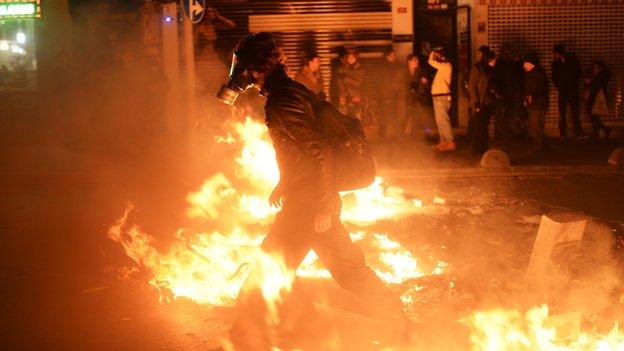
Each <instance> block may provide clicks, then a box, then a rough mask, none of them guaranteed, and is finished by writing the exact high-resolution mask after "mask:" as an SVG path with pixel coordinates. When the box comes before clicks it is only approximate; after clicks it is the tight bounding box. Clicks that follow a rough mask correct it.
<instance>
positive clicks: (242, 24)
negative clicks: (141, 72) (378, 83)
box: [196, 0, 392, 96]
mask: <svg viewBox="0 0 624 351" xmlns="http://www.w3.org/2000/svg"><path fill="white" fill-rule="evenodd" d="M211 4H212V6H214V7H215V8H217V10H218V11H219V13H220V14H221V15H222V16H224V17H226V18H228V19H230V20H232V21H234V22H235V23H236V27H235V28H233V29H219V28H217V30H216V36H215V37H214V38H212V39H203V41H202V40H200V38H198V40H197V41H196V50H197V47H198V46H199V47H201V46H206V45H212V46H213V48H214V51H215V54H216V55H217V56H216V57H218V58H219V59H220V62H219V64H218V65H215V64H214V63H211V62H209V61H211V60H212V59H213V58H214V57H206V56H202V55H201V54H198V55H196V67H197V80H198V84H201V83H200V81H201V80H202V79H204V80H205V79H206V78H207V77H208V76H213V77H219V79H220V80H221V81H223V80H225V76H226V75H227V73H226V72H227V69H225V68H224V67H226V66H227V65H229V59H230V57H229V54H230V53H231V51H232V49H233V48H234V47H235V45H236V43H237V42H238V41H239V40H240V39H241V38H242V37H244V36H245V35H246V34H247V33H248V32H258V31H269V32H272V33H276V34H277V35H278V36H279V37H280V40H281V42H282V44H283V45H284V51H285V53H286V55H287V57H288V62H287V64H288V68H289V74H291V75H293V76H294V74H295V73H296V72H297V71H298V70H299V69H300V67H301V57H302V56H303V52H304V51H309V50H315V51H316V52H318V53H319V54H320V56H321V58H322V60H321V63H322V73H323V76H324V78H325V84H326V85H328V84H329V81H330V80H331V73H332V72H331V68H330V61H331V59H332V58H334V57H336V55H337V48H338V47H340V46H345V45H347V46H353V47H355V48H357V49H358V51H360V61H361V64H362V66H363V68H364V70H365V72H367V74H366V78H367V80H368V81H366V82H365V86H366V87H367V89H366V90H365V94H366V95H368V96H373V95H374V93H375V92H374V89H375V87H374V84H373V83H374V82H373V81H372V78H373V77H374V76H375V73H376V68H377V66H378V65H377V63H378V62H379V59H380V58H381V56H382V52H383V50H384V48H385V47H387V46H389V45H390V44H391V43H392V13H391V8H390V5H391V1H389V0H388V1H384V0H360V1H358V0H342V1H340V0H333V1H329V0H328V1H324V0H317V1H283V0H276V1H241V2H237V1H215V2H212V3H211ZM211 40H212V42H209V41H211ZM196 53H198V51H196ZM227 68H229V67H227ZM224 69H225V71H224ZM326 90H328V86H326Z"/></svg>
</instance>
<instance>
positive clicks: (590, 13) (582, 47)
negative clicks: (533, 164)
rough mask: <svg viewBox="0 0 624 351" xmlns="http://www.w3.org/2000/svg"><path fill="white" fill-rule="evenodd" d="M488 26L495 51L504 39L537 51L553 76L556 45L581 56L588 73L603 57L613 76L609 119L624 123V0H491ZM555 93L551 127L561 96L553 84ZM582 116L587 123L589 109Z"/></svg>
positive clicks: (522, 47)
mask: <svg viewBox="0 0 624 351" xmlns="http://www.w3.org/2000/svg"><path fill="white" fill-rule="evenodd" d="M488 24H489V30H488V40H489V44H490V45H491V46H492V47H493V48H494V49H495V50H497V51H498V50H500V48H501V45H502V44H503V43H509V44H511V45H512V46H513V47H515V48H517V49H518V50H520V52H522V53H524V52H527V51H529V50H536V51H537V52H538V53H539V55H540V59H541V62H542V64H543V66H544V68H546V70H547V72H548V73H549V74H550V62H551V61H552V52H551V51H552V47H553V45H554V44H557V43H563V44H564V45H565V46H566V48H567V49H568V50H569V51H570V52H573V53H575V54H576V55H577V56H578V58H579V61H580V63H581V65H582V68H583V73H584V74H587V71H588V70H589V67H590V65H591V62H592V61H593V60H603V61H604V62H605V63H606V64H607V66H608V67H609V69H610V70H611V73H612V74H613V76H612V80H611V83H610V84H609V93H608V96H607V99H608V100H609V105H610V110H611V114H610V115H609V116H608V117H606V118H605V121H607V122H608V123H609V124H612V125H624V106H623V99H624V97H623V94H624V1H622V0H599V1H595V0H548V1H544V0H542V1H536V0H530V1H528V0H518V1H515V0H502V1H501V0H498V1H497V0H491V1H490V2H489V4H488ZM549 78H550V77H549ZM579 89H581V87H579ZM579 91H580V90H579ZM550 93H551V99H550V102H551V104H550V109H549V112H548V117H547V122H546V125H547V128H555V129H556V125H557V124H556V123H557V122H556V121H557V106H556V103H557V99H556V91H555V89H554V87H552V84H551V91H550ZM583 109H584V108H583ZM583 119H584V122H585V123H587V122H588V119H587V116H586V114H585V112H583Z"/></svg>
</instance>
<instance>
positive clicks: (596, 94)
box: [583, 61, 611, 139]
mask: <svg viewBox="0 0 624 351" xmlns="http://www.w3.org/2000/svg"><path fill="white" fill-rule="evenodd" d="M609 80H611V72H609V70H608V69H607V66H606V65H605V63H604V62H602V61H594V63H593V64H592V68H591V72H590V74H589V76H588V77H587V78H585V81H584V83H585V91H584V94H583V95H584V96H586V100H587V105H586V106H587V114H589V118H590V119H591V122H592V124H593V126H594V128H593V131H592V139H598V138H599V137H600V131H601V130H602V131H603V132H604V136H605V139H608V138H609V134H610V133H611V128H609V127H607V126H605V125H604V124H603V123H602V121H601V120H600V117H601V116H605V115H607V114H609V108H608V105H607V85H608V84H609Z"/></svg>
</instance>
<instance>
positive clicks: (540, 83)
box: [523, 52, 548, 151]
mask: <svg viewBox="0 0 624 351" xmlns="http://www.w3.org/2000/svg"><path fill="white" fill-rule="evenodd" d="M523 68H524V71H525V74H524V104H525V105H526V107H527V109H528V110H529V132H530V134H531V138H532V139H533V149H534V150H535V151H541V150H543V149H544V123H545V121H546V110H547V109H548V81H547V78H546V73H545V72H544V69H543V68H542V67H541V66H540V65H539V59H538V57H537V54H536V53H535V52H532V53H529V54H528V55H527V56H526V58H525V59H524V60H523Z"/></svg>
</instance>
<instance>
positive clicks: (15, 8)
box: [0, 0, 41, 19]
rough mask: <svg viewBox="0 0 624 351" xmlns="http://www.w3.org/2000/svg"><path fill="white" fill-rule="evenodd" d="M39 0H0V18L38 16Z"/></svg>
mask: <svg viewBox="0 0 624 351" xmlns="http://www.w3.org/2000/svg"><path fill="white" fill-rule="evenodd" d="M40 17H41V1H40V0H30V1H19V0H5V1H2V0H0V19H7V18H40Z"/></svg>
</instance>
